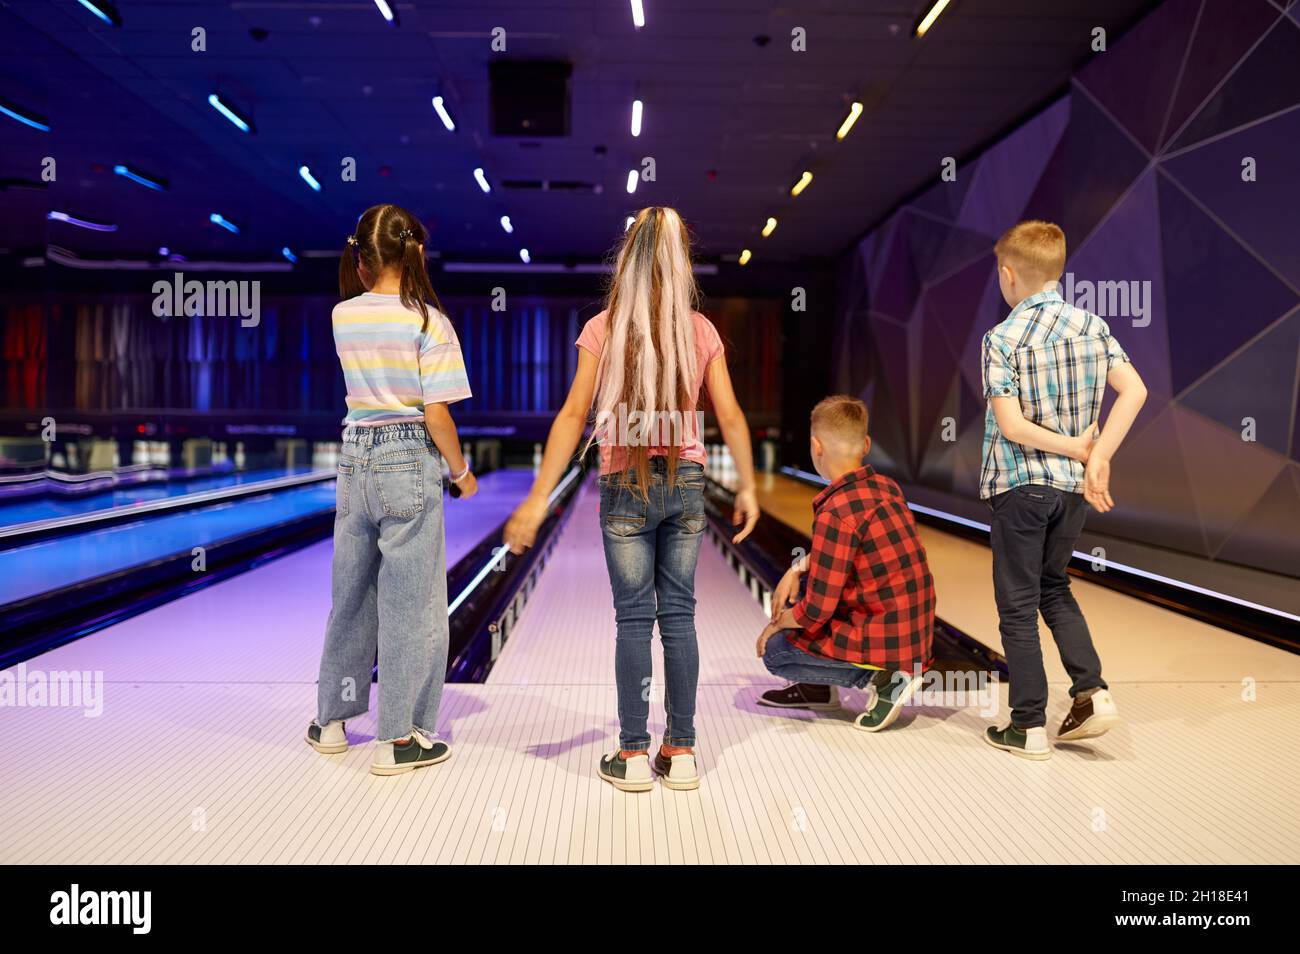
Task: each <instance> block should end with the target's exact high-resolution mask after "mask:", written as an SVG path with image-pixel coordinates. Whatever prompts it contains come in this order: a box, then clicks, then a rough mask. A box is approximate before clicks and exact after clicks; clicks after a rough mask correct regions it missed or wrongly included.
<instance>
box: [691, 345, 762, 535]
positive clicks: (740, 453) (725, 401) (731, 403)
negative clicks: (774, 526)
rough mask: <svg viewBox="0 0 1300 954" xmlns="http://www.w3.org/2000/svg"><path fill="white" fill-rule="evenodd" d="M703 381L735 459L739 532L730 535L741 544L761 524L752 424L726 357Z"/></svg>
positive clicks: (717, 360) (707, 371) (735, 515)
mask: <svg viewBox="0 0 1300 954" xmlns="http://www.w3.org/2000/svg"><path fill="white" fill-rule="evenodd" d="M704 381H705V383H706V384H707V386H708V388H709V399H710V400H711V401H712V402H713V413H714V415H715V416H716V417H717V419H718V429H719V430H721V431H722V439H723V440H724V441H726V444H727V448H728V449H729V450H730V451H731V456H732V458H733V459H734V460H735V462H736V471H737V475H738V476H739V478H740V486H739V489H738V490H737V491H736V504H735V511H734V512H733V513H732V515H731V523H732V525H733V526H737V527H740V528H741V529H740V532H739V533H737V534H736V535H735V536H734V537H732V538H731V542H732V543H739V542H740V541H741V540H743V539H745V537H747V536H749V535H750V533H752V532H753V530H754V526H755V525H756V524H757V523H758V495H757V494H756V493H755V492H754V449H753V447H752V446H751V444H750V441H749V424H748V423H747V422H746V421H745V412H744V411H742V410H741V409H740V402H739V401H737V400H736V392H735V390H734V389H733V388H732V386H731V372H730V371H728V370H727V361H726V359H725V358H721V357H718V358H714V359H713V360H712V361H711V362H709V366H708V367H707V368H706V369H705V371H704Z"/></svg>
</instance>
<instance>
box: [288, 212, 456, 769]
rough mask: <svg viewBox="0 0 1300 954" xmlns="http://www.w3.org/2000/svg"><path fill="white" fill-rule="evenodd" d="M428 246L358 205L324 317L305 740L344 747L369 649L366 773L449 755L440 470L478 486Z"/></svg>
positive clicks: (408, 225) (420, 234)
mask: <svg viewBox="0 0 1300 954" xmlns="http://www.w3.org/2000/svg"><path fill="white" fill-rule="evenodd" d="M427 238H428V233H427V232H426V230H425V228H424V226H423V225H422V224H421V223H420V220H419V219H417V218H416V217H415V216H414V215H412V214H411V213H410V212H408V211H407V210H406V209H403V208H400V207H398V206H395V205H376V206H372V207H371V208H369V209H367V210H366V211H365V213H364V214H363V215H362V216H361V218H360V219H359V220H358V222H357V227H356V231H355V232H354V233H353V234H352V235H349V236H348V238H347V244H346V246H345V247H344V249H343V255H342V258H341V259H340V261H339V294H340V296H341V297H342V299H343V300H342V301H341V302H339V304H338V305H336V306H335V308H334V313H333V328H334V343H335V347H336V349H337V350H338V355H339V361H340V363H341V364H342V366H343V377H344V381H345V384H346V386H347V408H348V413H347V416H346V417H345V418H344V420H343V424H344V429H343V445H342V451H341V453H340V456H339V465H338V484H337V494H338V504H337V512H336V516H335V521H334V562H333V567H332V583H331V607H330V615H329V622H328V624H327V626H326V630H325V646H324V650H323V652H322V654H321V664H320V680H319V683H318V687H317V715H316V718H315V719H314V720H313V721H312V723H311V724H310V725H309V726H308V728H307V742H308V744H310V745H311V746H312V747H313V748H314V749H316V750H317V751H318V752H321V753H324V754H331V755H332V754H338V753H342V752H346V751H347V748H348V737H347V733H346V731H345V728H344V722H345V721H346V720H347V719H350V718H354V717H356V716H359V715H361V714H362V713H364V712H366V710H367V709H368V707H369V701H370V674H371V670H372V667H373V666H374V662H375V653H376V650H378V654H379V729H378V733H377V735H376V737H375V746H374V756H373V758H372V760H371V765H370V770H371V772H373V773H374V774H376V775H398V774H401V773H404V772H409V771H412V770H414V769H417V768H421V767H424V766H427V765H433V764H435V763H438V762H442V761H444V760H445V759H447V758H448V757H450V755H451V750H450V748H449V747H448V745H447V743H446V742H444V741H441V740H439V739H438V738H437V737H436V732H437V721H438V704H439V702H440V700H441V698H442V684H443V678H444V676H445V674H446V669H447V641H448V631H447V568H446V550H445V539H444V535H443V519H442V517H443V515H442V479H443V468H444V465H445V466H446V467H447V468H448V469H449V470H450V473H451V480H452V482H453V483H454V484H455V485H456V486H457V487H458V488H459V490H460V495H461V497H462V498H468V497H472V496H473V495H474V493H475V491H476V490H477V484H476V482H475V479H474V475H473V474H472V473H470V470H469V465H468V464H466V462H465V458H464V457H463V456H462V455H461V451H460V439H459V437H458V436H457V433H456V425H455V422H453V421H452V419H451V414H450V412H449V411H448V409H447V406H448V405H449V404H451V403H453V402H455V401H460V400H463V399H465V398H467V397H469V396H470V389H469V381H468V380H467V378H466V376H465V362H464V359H463V358H462V356H461V352H460V343H459V341H458V340H457V338H456V332H455V331H454V330H453V329H452V326H451V322H450V321H449V320H448V319H447V316H446V315H444V314H443V313H442V307H441V305H440V304H439V302H438V297H437V295H435V294H434V291H433V287H432V285H430V283H429V274H428V271H427V270H426V268H425V260H424V243H425V241H426V240H427ZM431 302H432V307H431V306H430V303H431Z"/></svg>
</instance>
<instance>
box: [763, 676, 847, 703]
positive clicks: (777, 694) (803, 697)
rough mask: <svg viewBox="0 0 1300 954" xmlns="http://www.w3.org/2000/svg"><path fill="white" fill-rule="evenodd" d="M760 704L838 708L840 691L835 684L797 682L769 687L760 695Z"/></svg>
mask: <svg viewBox="0 0 1300 954" xmlns="http://www.w3.org/2000/svg"><path fill="white" fill-rule="evenodd" d="M758 704H759V705H760V706H773V707H775V708H777V709H816V710H825V709H838V708H839V707H840V691H839V689H838V688H837V687H835V686H815V685H813V684H812V683H810V682H796V683H794V684H793V685H789V686H786V687H785V688H784V689H769V690H767V692H765V693H763V694H762V695H761V696H759V697H758Z"/></svg>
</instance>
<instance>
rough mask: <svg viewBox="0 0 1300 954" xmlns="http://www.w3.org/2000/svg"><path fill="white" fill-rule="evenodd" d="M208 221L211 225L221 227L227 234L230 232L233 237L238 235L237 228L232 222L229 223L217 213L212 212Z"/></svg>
mask: <svg viewBox="0 0 1300 954" xmlns="http://www.w3.org/2000/svg"><path fill="white" fill-rule="evenodd" d="M208 221H209V222H211V223H212V224H213V225H219V226H221V227H222V228H223V229H225V230H226V231H227V232H232V233H234V234H235V235H238V234H239V226H238V225H236V224H235V223H234V222H231V221H230V220H229V219H227V218H226V217H225V216H223V215H221V214H220V213H219V212H213V213H212V214H211V215H209V216H208Z"/></svg>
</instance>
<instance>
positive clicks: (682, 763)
mask: <svg viewBox="0 0 1300 954" xmlns="http://www.w3.org/2000/svg"><path fill="white" fill-rule="evenodd" d="M655 771H656V772H657V773H659V778H660V780H661V781H662V782H663V783H664V784H665V785H667V786H668V787H669V788H672V789H676V790H678V791H690V790H692V789H696V788H699V787H700V775H699V772H697V771H696V768H695V754H694V753H693V752H687V753H684V754H682V755H674V756H672V758H666V757H665V756H664V753H663V750H662V749H661V750H659V751H658V752H656V753H655Z"/></svg>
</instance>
